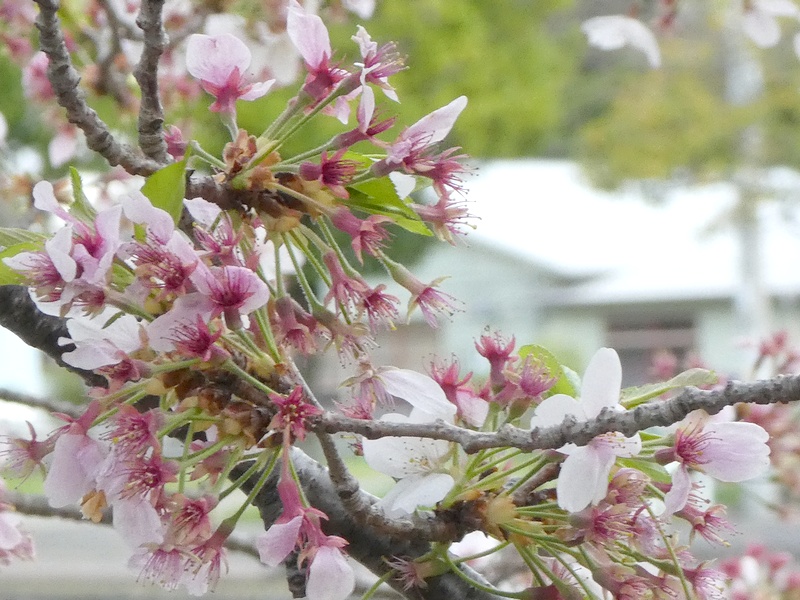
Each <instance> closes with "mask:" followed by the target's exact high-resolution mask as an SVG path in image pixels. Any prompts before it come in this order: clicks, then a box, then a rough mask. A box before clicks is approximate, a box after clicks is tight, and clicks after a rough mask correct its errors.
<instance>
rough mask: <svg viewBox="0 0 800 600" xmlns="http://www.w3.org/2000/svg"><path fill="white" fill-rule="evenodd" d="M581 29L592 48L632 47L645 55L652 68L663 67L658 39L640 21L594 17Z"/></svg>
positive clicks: (613, 17)
mask: <svg viewBox="0 0 800 600" xmlns="http://www.w3.org/2000/svg"><path fill="white" fill-rule="evenodd" d="M581 29H582V30H583V32H584V33H585V34H586V36H587V38H588V39H589V43H590V44H591V45H592V46H596V47H598V48H601V49H603V50H615V49H617V48H622V47H623V46H627V45H630V46H633V47H634V48H636V49H638V50H641V51H642V52H644V53H645V55H646V56H647V60H648V62H649V63H650V66H652V67H654V68H655V67H659V66H661V51H660V50H659V48H658V42H657V41H656V37H655V36H654V35H653V32H652V31H650V30H649V29H648V28H647V27H646V26H645V25H644V24H643V23H642V22H641V21H639V20H638V19H634V18H632V17H628V16H624V15H606V16H601V17H593V18H591V19H588V20H586V21H584V22H583V24H582V25H581Z"/></svg>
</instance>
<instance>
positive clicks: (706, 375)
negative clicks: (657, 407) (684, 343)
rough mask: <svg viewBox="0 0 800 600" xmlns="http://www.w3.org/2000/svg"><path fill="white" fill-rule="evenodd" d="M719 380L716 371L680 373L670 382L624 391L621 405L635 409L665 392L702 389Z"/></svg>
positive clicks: (694, 370)
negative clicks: (694, 388)
mask: <svg viewBox="0 0 800 600" xmlns="http://www.w3.org/2000/svg"><path fill="white" fill-rule="evenodd" d="M718 380H719V378H718V377H717V374H716V373H714V371H709V370H708V369H699V368H698V369H689V370H688V371H684V372H683V373H678V374H677V375H676V376H675V377H673V378H672V379H670V380H669V381H664V382H660V383H650V384H647V385H641V386H638V387H629V388H625V389H624V390H622V399H621V400H620V403H621V404H622V405H623V406H624V407H625V408H633V407H634V406H639V405H640V404H644V403H645V402H647V401H648V400H650V399H652V398H656V397H658V396H660V395H661V394H664V393H665V392H669V391H672V390H676V389H680V388H685V387H700V386H703V385H712V384H715V383H717V381H718Z"/></svg>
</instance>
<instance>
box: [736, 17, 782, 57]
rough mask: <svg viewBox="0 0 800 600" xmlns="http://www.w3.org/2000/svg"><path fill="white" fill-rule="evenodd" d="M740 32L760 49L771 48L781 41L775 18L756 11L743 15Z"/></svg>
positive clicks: (779, 29)
mask: <svg viewBox="0 0 800 600" xmlns="http://www.w3.org/2000/svg"><path fill="white" fill-rule="evenodd" d="M742 31H744V34H745V35H746V36H747V37H749V38H750V40H751V41H752V42H753V43H754V44H755V45H756V46H758V47H760V48H771V47H772V46H774V45H775V44H777V43H778V42H779V41H780V39H781V28H780V26H779V25H778V21H777V20H776V19H775V17H774V16H772V15H770V14H768V13H766V12H762V11H760V10H757V9H751V10H748V11H746V12H745V13H744V15H743V16H742Z"/></svg>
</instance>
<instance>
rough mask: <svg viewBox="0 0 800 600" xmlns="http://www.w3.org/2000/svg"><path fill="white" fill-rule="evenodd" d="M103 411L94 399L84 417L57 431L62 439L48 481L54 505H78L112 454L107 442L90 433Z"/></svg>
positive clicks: (92, 486)
mask: <svg viewBox="0 0 800 600" xmlns="http://www.w3.org/2000/svg"><path fill="white" fill-rule="evenodd" d="M99 410H100V406H99V404H98V403H97V402H92V403H91V404H90V405H89V406H88V407H87V408H86V411H85V412H84V414H83V416H81V418H79V419H77V420H72V422H71V423H70V424H69V425H66V426H65V427H64V428H62V429H61V430H59V431H58V432H57V433H56V435H57V436H58V439H57V440H56V443H55V446H54V448H53V454H52V460H51V462H50V467H49V469H48V471H47V477H45V480H44V493H45V496H47V500H48V501H49V503H50V506H52V507H54V508H60V507H62V506H67V505H69V504H75V503H77V502H78V501H79V500H80V499H81V498H83V496H84V495H85V494H86V493H88V492H90V491H91V490H92V489H93V488H94V485H95V479H96V476H97V474H98V472H99V469H100V466H101V465H102V463H103V461H104V460H105V457H106V455H107V454H108V449H107V448H106V446H105V445H104V444H102V443H101V442H99V441H97V440H95V439H93V438H91V437H89V435H88V430H89V427H90V426H91V425H92V421H93V420H94V418H95V417H96V416H97V415H98V414H99Z"/></svg>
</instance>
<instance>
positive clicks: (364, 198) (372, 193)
mask: <svg viewBox="0 0 800 600" xmlns="http://www.w3.org/2000/svg"><path fill="white" fill-rule="evenodd" d="M348 191H349V192H350V200H349V201H348V204H349V205H350V206H352V207H354V208H357V209H360V210H363V211H364V212H367V213H370V214H374V215H384V216H387V217H389V218H391V219H392V220H393V221H394V222H395V223H396V224H397V225H399V226H400V227H402V228H403V229H407V230H408V231H410V232H412V233H416V234H419V235H427V236H431V235H433V234H432V233H431V231H430V230H429V229H428V227H427V226H426V225H425V223H423V222H422V221H421V220H420V218H419V215H417V213H415V212H414V211H413V210H411V208H409V207H408V205H406V203H405V202H403V201H402V200H401V199H400V196H398V195H397V190H396V189H395V187H394V184H393V183H392V181H391V179H389V178H388V177H383V178H381V179H373V180H371V181H365V182H364V183H359V184H357V185H354V186H351V187H349V188H348Z"/></svg>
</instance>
